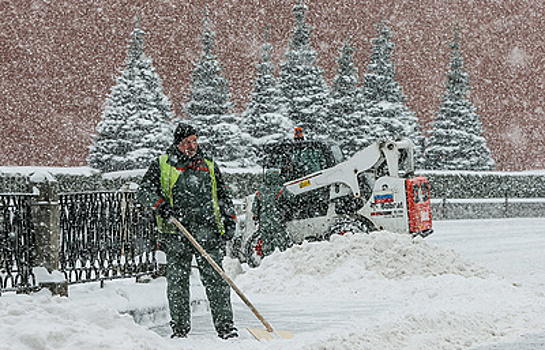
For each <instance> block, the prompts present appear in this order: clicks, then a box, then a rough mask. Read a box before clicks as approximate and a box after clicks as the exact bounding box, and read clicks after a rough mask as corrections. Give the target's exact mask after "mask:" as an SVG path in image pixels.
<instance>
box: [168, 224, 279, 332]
mask: <svg viewBox="0 0 545 350" xmlns="http://www.w3.org/2000/svg"><path fill="white" fill-rule="evenodd" d="M170 220H171V221H172V222H173V223H174V225H176V226H177V227H178V228H179V229H180V231H182V233H183V234H184V236H186V237H187V239H189V241H190V242H191V244H193V246H194V247H195V248H197V250H198V251H199V253H201V254H202V256H204V258H205V259H206V260H207V261H208V262H209V263H210V265H212V267H213V268H214V269H215V270H216V271H217V272H218V273H219V274H220V275H221V277H222V278H223V279H224V280H225V281H226V282H227V283H228V284H229V285H230V286H231V288H233V290H234V291H235V292H236V293H237V295H238V296H239V297H240V299H242V301H243V302H244V303H245V304H246V306H248V307H249V308H250V310H252V312H253V313H254V315H255V316H256V317H257V318H258V319H259V320H260V321H261V323H263V325H264V326H265V328H267V331H269V332H271V333H272V332H274V330H273V328H272V327H271V325H270V324H269V323H268V322H267V321H265V319H264V318H263V316H261V314H260V313H259V311H257V309H256V308H255V306H254V305H253V304H252V303H251V302H250V300H249V299H248V298H246V296H245V295H244V294H243V293H242V291H241V290H240V289H239V288H238V287H237V285H236V284H235V282H233V280H231V278H230V277H229V276H227V274H226V273H225V272H224V271H223V269H222V268H221V267H220V266H219V265H218V264H217V263H216V262H215V261H214V259H212V257H211V256H210V255H208V253H207V252H206V250H204V248H203V247H202V246H201V245H200V244H199V242H197V240H195V238H194V237H193V236H192V235H191V233H189V231H188V230H187V229H186V228H185V227H184V226H183V225H182V224H181V223H180V221H178V219H176V218H175V217H173V216H171V217H170Z"/></svg>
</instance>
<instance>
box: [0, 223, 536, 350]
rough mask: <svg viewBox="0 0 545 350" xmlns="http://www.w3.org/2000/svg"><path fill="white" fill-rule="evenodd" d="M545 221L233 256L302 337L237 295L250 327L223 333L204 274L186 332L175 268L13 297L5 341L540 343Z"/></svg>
mask: <svg viewBox="0 0 545 350" xmlns="http://www.w3.org/2000/svg"><path fill="white" fill-rule="evenodd" d="M543 227H545V219H509V220H480V221H469V220H467V221H440V222H436V223H435V233H434V234H433V235H432V236H430V237H428V238H427V239H425V240H421V239H416V240H412V239H410V238H409V237H406V236H400V235H394V234H389V233H374V234H370V235H348V236H344V237H341V236H335V237H334V238H332V241H331V242H316V243H310V244H303V245H301V246H296V247H294V248H293V249H290V250H288V251H286V252H284V253H280V254H276V253H275V254H273V255H272V256H270V257H269V258H267V259H265V260H264V262H263V264H262V266H260V267H259V268H257V269H250V270H244V271H243V270H241V269H240V266H239V265H237V264H236V263H235V262H233V261H227V264H226V271H227V272H228V273H229V274H230V275H231V276H232V277H233V278H234V279H235V282H236V284H237V285H238V286H239V287H240V288H241V289H242V290H243V291H244V293H245V294H246V295H247V296H248V297H249V299H250V300H251V301H252V303H253V304H254V305H255V306H256V307H257V309H258V310H259V311H260V312H261V313H262V314H263V316H264V317H265V318H266V319H267V320H268V321H269V322H270V323H271V324H272V325H273V327H275V328H278V329H287V330H290V331H292V332H293V333H294V334H295V338H294V339H291V340H274V341H271V342H263V343H259V342H257V341H256V340H254V339H253V338H252V337H251V336H250V335H249V334H248V333H247V332H246V331H245V330H244V328H245V327H252V328H261V327H262V325H261V324H260V322H259V321H258V320H257V319H256V318H255V316H254V315H253V314H252V313H251V312H250V311H249V310H248V309H247V308H246V306H245V305H244V304H243V303H242V302H241V301H240V300H238V297H237V296H236V295H235V294H234V293H233V297H232V298H233V303H234V311H235V321H236V325H237V326H238V327H239V329H240V335H241V337H240V338H239V339H236V340H231V341H222V340H220V339H219V338H217V337H216V335H215V332H214V330H213V327H212V324H211V320H210V315H209V311H208V306H207V303H206V302H202V301H204V300H205V298H204V291H203V290H202V287H201V286H200V284H199V283H198V280H196V279H195V278H196V276H193V281H192V282H193V287H192V291H193V295H192V300H194V305H193V311H194V312H193V329H192V332H191V333H190V334H189V338H187V339H181V340H180V339H175V340H172V339H170V338H169V335H170V329H169V327H168V319H169V316H168V310H167V302H166V292H165V287H166V283H165V279H164V278H160V279H157V280H154V281H152V282H151V283H149V284H137V283H134V281H132V280H124V281H110V282H106V283H105V287H104V288H103V289H101V288H99V286H98V284H97V283H90V284H85V285H76V286H72V287H70V297H69V298H57V297H55V298H52V297H51V296H50V295H49V294H48V292H47V291H42V292H40V293H37V294H33V295H30V296H25V295H15V294H9V293H6V294H4V295H2V296H1V297H0V309H2V310H3V312H2V313H0V339H1V342H0V350H27V349H32V350H35V349H36V350H38V349H40V350H53V349H55V350H73V349H80V350H95V349H99V348H100V349H106V350H126V349H142V350H159V349H160V350H188V349H195V350H196V349H199V350H212V349H214V350H215V349H218V348H222V349H227V350H260V349H282V350H314V349H326V350H329V349H335V350H341V349H346V350H352V349H373V350H377V349H378V350H381V349H386V350H389V349H392V350H398V349H414V350H417V349H418V350H421V349H430V350H432V349H433V350H437V349H445V350H450V349H452V350H454V349H471V350H512V349H517V350H518V349H524V350H535V349H540V348H543V346H542V343H543V336H542V334H543V333H544V332H545V320H544V319H543V315H544V314H545V293H544V290H545V288H544V287H545V255H544V254H543V251H545V234H544V232H543V231H544V229H543ZM451 249H454V250H451ZM128 314H130V315H132V317H130V316H127V315H128ZM135 321H136V322H135ZM532 334H533V335H532ZM499 342H501V343H502V344H496V343H499Z"/></svg>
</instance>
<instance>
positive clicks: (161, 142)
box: [87, 22, 173, 172]
mask: <svg viewBox="0 0 545 350" xmlns="http://www.w3.org/2000/svg"><path fill="white" fill-rule="evenodd" d="M144 35H145V33H144V31H143V30H142V29H141V27H140V23H139V22H137V24H136V27H135V29H134V30H133V32H132V34H131V40H130V43H129V45H128V54H127V59H126V60H125V65H126V67H125V69H124V70H123V72H122V73H121V76H120V77H119V78H118V79H117V83H116V85H115V86H114V87H113V88H112V91H111V93H110V95H109V96H108V99H107V101H106V108H105V110H104V113H103V114H102V120H101V121H100V122H99V124H98V126H97V134H96V135H95V136H94V139H93V144H92V146H90V154H89V157H88V158H87V162H88V163H89V165H90V166H91V167H93V168H96V169H99V170H101V171H103V172H111V171H119V170H129V169H142V168H146V167H147V166H148V164H149V162H150V161H152V160H153V159H154V158H156V157H158V156H159V155H160V154H161V153H162V152H163V151H164V150H165V149H166V148H167V147H168V146H169V145H170V144H171V143H172V132H173V125H172V123H171V119H172V117H173V116H172V112H171V103H170V101H169V99H168V98H167V96H166V95H165V94H164V92H163V87H162V83H161V79H160V78H159V75H158V74H157V73H156V71H155V68H154V67H153V64H152V60H151V58H149V57H148V56H147V55H146V54H145V53H144Z"/></svg>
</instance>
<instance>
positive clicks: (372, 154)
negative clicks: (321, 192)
mask: <svg viewBox="0 0 545 350" xmlns="http://www.w3.org/2000/svg"><path fill="white" fill-rule="evenodd" d="M380 157H381V151H380V148H379V145H378V144H377V143H375V144H372V145H371V146H369V147H367V148H365V149H363V150H361V151H359V152H357V153H356V154H355V155H354V156H353V157H352V158H350V159H348V160H346V161H344V162H342V163H339V164H337V165H335V166H333V167H331V168H327V169H324V170H320V171H317V172H315V173H312V174H310V175H306V176H304V177H301V178H299V179H296V180H293V181H288V182H286V183H285V184H284V186H285V187H286V188H287V189H288V190H289V191H290V192H292V193H293V194H295V195H299V194H301V193H305V192H308V191H312V190H315V189H318V188H321V187H325V186H329V185H332V184H335V183H342V184H344V185H346V186H347V187H349V188H350V189H351V190H352V193H353V194H354V197H356V198H358V197H360V195H361V193H360V187H359V183H358V174H360V173H361V172H363V171H366V170H368V169H369V168H372V167H373V166H374V165H375V164H376V163H377V162H378V161H379V159H380Z"/></svg>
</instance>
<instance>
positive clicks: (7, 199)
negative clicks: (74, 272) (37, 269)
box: [0, 193, 36, 292]
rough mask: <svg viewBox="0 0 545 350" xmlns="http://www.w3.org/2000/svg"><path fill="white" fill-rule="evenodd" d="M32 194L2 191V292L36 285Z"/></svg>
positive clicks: (0, 274)
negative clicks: (3, 192) (33, 270)
mask: <svg viewBox="0 0 545 350" xmlns="http://www.w3.org/2000/svg"><path fill="white" fill-rule="evenodd" d="M33 197H34V196H33V195H32V194H22V193H19V194H15V193H10V194H0V292H1V291H20V290H28V289H32V288H33V287H36V279H35V277H34V275H33V274H32V267H33V266H34V258H35V250H34V248H35V235H34V225H33V222H32V215H31V210H32V202H33Z"/></svg>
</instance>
